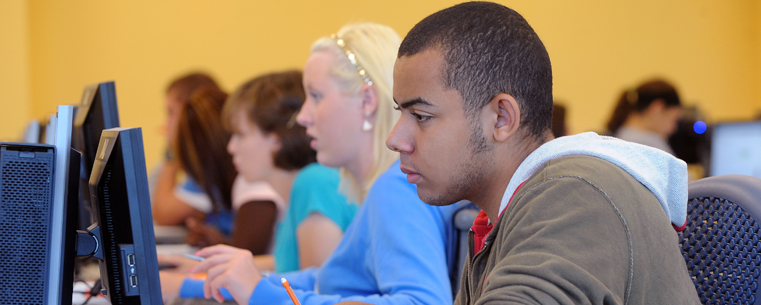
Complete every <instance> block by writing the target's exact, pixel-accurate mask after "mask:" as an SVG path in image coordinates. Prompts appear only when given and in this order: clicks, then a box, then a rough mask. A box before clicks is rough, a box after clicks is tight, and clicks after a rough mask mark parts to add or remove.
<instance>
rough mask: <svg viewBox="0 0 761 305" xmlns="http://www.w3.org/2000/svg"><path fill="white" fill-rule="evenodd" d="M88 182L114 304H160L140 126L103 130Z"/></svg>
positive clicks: (106, 282)
mask: <svg viewBox="0 0 761 305" xmlns="http://www.w3.org/2000/svg"><path fill="white" fill-rule="evenodd" d="M89 186H90V194H91V198H90V200H91V204H92V211H93V214H92V217H93V220H94V221H95V224H97V225H98V228H99V231H100V232H99V235H100V238H99V241H100V245H101V247H100V249H101V251H102V260H101V261H100V264H99V265H100V273H101V282H102V285H103V288H104V291H105V295H106V297H107V298H109V300H110V301H111V303H112V304H161V302H162V298H161V286H160V284H159V272H158V270H159V267H158V262H157V258H156V239H155V236H154V234H153V218H152V216H151V203H150V196H149V194H148V177H147V174H146V167H145V154H144V151H143V137H142V132H141V130H140V128H112V129H107V130H104V131H103V132H102V135H101V137H100V144H99V145H98V149H97V153H96V155H95V161H94V163H93V169H92V172H91V175H90V182H89ZM95 224H94V225H95ZM94 225H93V226H92V227H91V228H94ZM95 235H96V236H97V235H98V234H95Z"/></svg>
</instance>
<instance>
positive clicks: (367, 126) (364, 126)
mask: <svg viewBox="0 0 761 305" xmlns="http://www.w3.org/2000/svg"><path fill="white" fill-rule="evenodd" d="M369 116H370V111H367V112H365V121H364V122H362V131H370V130H372V129H373V124H370V120H368V119H367V118H368V117H369Z"/></svg>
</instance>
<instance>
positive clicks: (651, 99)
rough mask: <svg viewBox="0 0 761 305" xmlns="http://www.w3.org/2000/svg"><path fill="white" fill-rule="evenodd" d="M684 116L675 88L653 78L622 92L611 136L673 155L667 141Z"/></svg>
mask: <svg viewBox="0 0 761 305" xmlns="http://www.w3.org/2000/svg"><path fill="white" fill-rule="evenodd" d="M681 115H682V105H681V102H680V99H679V94H678V93H677V91H676V88H674V86H673V85H672V84H670V83H669V82H667V81H665V80H662V79H653V80H649V81H646V82H644V83H642V84H641V85H639V86H637V87H636V88H631V89H629V90H626V91H624V92H622V93H621V97H619V99H618V103H617V104H616V107H615V108H614V109H613V113H612V114H611V116H610V119H609V120H608V125H607V127H608V133H609V134H610V135H612V136H614V137H617V138H619V139H622V140H625V141H630V142H634V143H639V144H643V145H647V146H651V147H655V148H658V149H660V150H663V151H665V152H668V153H670V154H672V155H673V154H674V151H673V149H672V148H671V146H669V144H668V138H669V136H670V135H671V134H673V133H674V131H676V127H677V122H678V121H679V118H680V117H681Z"/></svg>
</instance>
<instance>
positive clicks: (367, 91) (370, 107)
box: [359, 84, 378, 119]
mask: <svg viewBox="0 0 761 305" xmlns="http://www.w3.org/2000/svg"><path fill="white" fill-rule="evenodd" d="M359 96H360V97H361V98H362V116H363V118H364V119H370V118H372V117H375V116H374V114H375V111H376V110H378V92H377V91H375V86H371V85H368V84H364V85H363V86H362V88H361V89H359Z"/></svg>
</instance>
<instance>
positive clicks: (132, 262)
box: [127, 254, 135, 266]
mask: <svg viewBox="0 0 761 305" xmlns="http://www.w3.org/2000/svg"><path fill="white" fill-rule="evenodd" d="M127 263H129V265H130V266H134V265H135V255H134V254H127Z"/></svg>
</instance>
